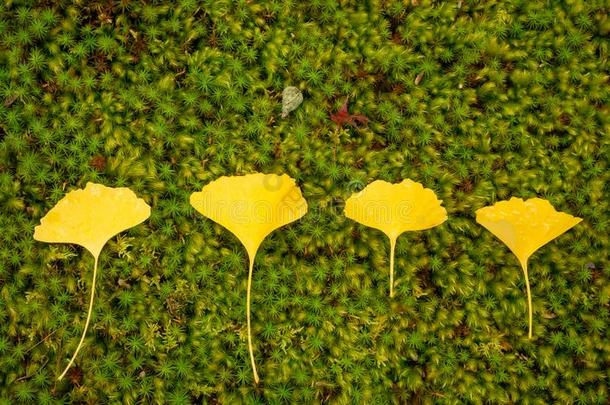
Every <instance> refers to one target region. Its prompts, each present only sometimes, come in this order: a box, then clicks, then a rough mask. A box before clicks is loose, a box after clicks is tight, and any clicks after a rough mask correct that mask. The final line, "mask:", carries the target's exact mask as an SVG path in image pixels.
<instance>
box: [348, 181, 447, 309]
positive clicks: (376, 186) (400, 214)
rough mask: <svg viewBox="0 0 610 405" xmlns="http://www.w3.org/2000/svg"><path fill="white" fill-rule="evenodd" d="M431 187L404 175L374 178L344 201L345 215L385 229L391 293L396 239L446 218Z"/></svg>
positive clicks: (372, 226)
mask: <svg viewBox="0 0 610 405" xmlns="http://www.w3.org/2000/svg"><path fill="white" fill-rule="evenodd" d="M441 203H442V201H441V200H438V199H437V198H436V194H434V191H432V190H430V189H429V188H424V186H423V185H421V184H420V183H417V182H414V181H412V180H410V179H405V180H403V181H402V182H401V183H397V184H392V183H388V182H386V181H383V180H376V181H374V182H372V183H371V184H369V185H368V186H366V187H365V188H364V189H363V190H362V191H360V192H357V193H354V194H353V195H352V196H351V197H349V198H348V199H347V201H346V203H345V216H346V217H348V218H350V219H353V220H354V221H357V222H360V223H361V224H363V225H366V226H369V227H371V228H376V229H379V230H380V231H382V232H383V233H385V234H386V235H387V236H388V238H389V239H390V297H393V296H394V250H395V247H396V239H398V237H399V236H400V235H401V234H402V233H403V232H406V231H419V230H424V229H429V228H433V227H435V226H437V225H440V224H442V223H443V222H445V220H447V211H446V210H445V208H443V207H442V206H441Z"/></svg>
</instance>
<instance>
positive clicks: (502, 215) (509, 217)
mask: <svg viewBox="0 0 610 405" xmlns="http://www.w3.org/2000/svg"><path fill="white" fill-rule="evenodd" d="M476 220H477V222H478V223H479V224H481V225H482V226H484V227H485V228H486V229H487V230H489V231H490V232H491V233H492V234H494V235H495V236H496V237H497V238H498V239H500V240H501V241H502V242H504V244H506V246H508V248H509V249H510V250H511V251H512V252H513V253H514V254H515V256H516V257H517V259H518V260H519V263H520V264H521V268H522V269H523V274H524V276H525V286H526V290H527V302H528V313H529V332H528V337H529V338H531V337H532V296H531V293H530V284H529V277H528V272H527V261H528V259H529V257H530V256H531V255H532V254H533V253H534V252H535V251H537V250H538V249H540V248H541V247H542V246H544V245H545V244H547V243H548V242H550V241H552V240H553V239H555V238H557V237H558V236H560V235H561V234H563V233H564V232H566V231H567V230H569V229H570V228H572V227H573V226H575V225H576V224H578V223H579V222H581V221H582V218H578V217H574V216H572V215H570V214H566V213H565V212H558V211H556V210H555V208H554V207H553V206H552V205H551V203H550V202H548V201H547V200H544V199H542V198H530V199H529V200H526V201H523V199H521V198H517V197H512V198H511V199H510V200H506V201H499V202H497V203H495V204H494V205H492V206H489V207H483V208H479V209H478V210H477V211H476Z"/></svg>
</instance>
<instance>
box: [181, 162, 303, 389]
mask: <svg viewBox="0 0 610 405" xmlns="http://www.w3.org/2000/svg"><path fill="white" fill-rule="evenodd" d="M190 203H191V205H192V206H193V207H194V208H195V209H196V210H197V211H199V212H200V213H201V214H202V215H204V216H206V217H208V218H210V219H211V220H213V221H215V222H217V223H219V224H220V225H222V226H223V227H225V228H226V229H228V230H229V231H231V232H232V233H233V234H234V235H235V236H237V238H238V239H239V240H240V241H241V243H242V244H243V245H244V247H245V248H246V251H247V252H248V256H249V259H250V266H249V270H248V287H247V297H246V317H247V323H248V349H249V351H250V360H251V362H252V372H253V374H254V381H255V383H258V382H259V378H258V373H257V371H256V364H255V363H254V352H253V349H252V333H251V330H250V288H251V285H252V268H253V266H254V258H255V256H256V252H257V251H258V248H259V246H260V245H261V243H262V242H263V240H264V239H265V237H267V235H269V234H270V233H271V232H273V231H274V230H275V229H277V228H279V227H281V226H283V225H286V224H288V223H290V222H293V221H296V220H297V219H299V218H301V217H302V216H303V215H305V213H306V212H307V202H306V201H305V199H304V198H303V196H302V195H301V190H300V189H299V187H298V186H297V185H296V183H295V181H294V179H292V178H291V177H289V176H288V175H286V174H283V175H281V176H278V175H275V174H263V173H254V174H248V175H245V176H232V177H226V176H223V177H221V178H219V179H217V180H215V181H213V182H211V183H209V184H208V185H206V186H204V187H203V189H202V190H201V191H200V192H195V193H193V194H192V195H191V198H190Z"/></svg>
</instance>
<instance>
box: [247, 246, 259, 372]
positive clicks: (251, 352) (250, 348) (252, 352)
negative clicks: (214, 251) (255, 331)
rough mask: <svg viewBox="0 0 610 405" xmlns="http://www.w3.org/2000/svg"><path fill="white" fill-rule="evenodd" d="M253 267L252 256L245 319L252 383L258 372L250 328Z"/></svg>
mask: <svg viewBox="0 0 610 405" xmlns="http://www.w3.org/2000/svg"><path fill="white" fill-rule="evenodd" d="M253 267H254V257H250V268H249V269H248V288H247V292H246V319H247V322H248V350H249V351H250V361H251V362H252V372H253V373H254V383H255V384H258V381H259V380H258V373H257V372H256V364H255V363H254V350H253V349H252V331H251V329H250V289H251V286H252V268H253Z"/></svg>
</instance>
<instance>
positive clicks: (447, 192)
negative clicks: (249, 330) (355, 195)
mask: <svg viewBox="0 0 610 405" xmlns="http://www.w3.org/2000/svg"><path fill="white" fill-rule="evenodd" d="M609 12H610V3H608V1H602V0H586V1H585V0H569V1H565V2H559V1H528V0H508V1H468V0H459V1H457V0H456V1H450V2H432V1H429V0H417V1H416V0H403V1H398V0H395V1H332V0H311V1H293V0H278V1H272V2H259V1H247V0H241V1H234V2H229V1H224V0H221V1H218V0H208V1H204V2H196V1H194V0H183V1H178V2H175V3H174V2H169V1H154V0H149V1H143V2H130V1H127V0H120V1H112V0H108V1H106V0H104V1H75V2H74V3H72V2H67V1H48V0H47V1H45V0H43V1H39V2H27V1H10V0H9V1H6V2H3V5H0V240H1V243H0V404H19V403H25V404H34V403H36V404H52V403H91V404H94V403H95V404H97V403H126V404H130V403H169V404H187V403H204V404H242V403H243V404H281V403H290V404H294V403H303V404H317V403H328V404H407V403H408V404H418V403H424V404H431V403H441V404H445V403H446V404H455V403H522V404H528V403H529V404H535V403H538V404H549V403H558V404H570V403H579V404H607V403H608V398H609V396H610V392H609V385H610V376H609V373H608V369H609V368H610V338H609V336H608V331H609V327H610V325H609V320H610V312H609V309H610V268H609V266H608V254H609V253H608V252H609V251H610V242H609V237H608V233H609V232H608V231H609V223H608V221H609V218H610V209H609V202H610V187H609V180H610V174H609V167H608V166H609V160H610V137H609V136H608V133H609V129H610V119H609V116H610V114H609V110H610V108H609V104H610V103H609V102H610V84H609V79H608V77H609V64H608V53H609V51H610V49H609V48H610V40H609V35H610V18H609V17H608V14H609ZM287 86H296V87H298V88H299V89H300V90H301V91H302V93H303V97H304V101H303V103H302V104H301V105H300V106H299V107H298V108H297V109H296V110H294V111H293V112H291V113H290V114H289V115H288V117H286V118H284V119H282V118H281V111H282V103H281V93H282V90H283V89H284V88H285V87H287ZM346 97H349V104H348V105H349V112H350V113H354V114H360V115H363V116H365V117H367V118H368V123H364V122H357V123H356V125H354V126H351V125H343V126H338V125H337V124H336V123H335V122H333V121H332V120H331V119H330V115H331V114H333V113H335V112H336V111H337V110H338V109H339V108H340V106H341V105H342V103H343V102H344V101H345V98H346ZM361 121H362V120H361ZM255 171H259V172H265V173H278V174H280V173H287V174H288V175H290V176H291V177H293V178H295V179H296V180H297V182H298V184H299V185H300V187H301V189H302V190H303V195H304V197H305V198H306V199H307V201H308V203H309V212H308V214H307V215H306V216H305V217H303V218H302V219H301V220H299V221H297V222H295V223H293V224H290V225H288V226H286V227H284V228H282V229H280V230H278V231H276V232H275V233H273V234H272V235H271V236H270V237H269V238H268V239H267V240H266V241H265V242H264V243H263V245H262V247H261V250H260V251H259V254H258V256H257V260H256V264H255V269H254V281H253V287H252V288H253V289H252V322H253V323H252V327H253V335H254V351H255V355H256V361H257V367H258V371H259V374H260V376H261V383H260V384H258V385H255V384H254V383H253V378H252V370H251V368H250V364H249V357H248V349H247V339H246V322H245V310H246V300H245V293H246V280H247V256H246V253H245V250H244V249H243V247H242V246H241V245H240V243H239V241H238V240H237V239H236V238H235V237H233V236H232V235H231V234H230V233H229V232H227V231H226V230H224V229H223V228H221V227H220V226H218V225H216V224H214V223H213V222H211V221H209V220H207V219H205V218H203V217H202V216H201V215H199V214H198V213H197V212H196V211H195V210H194V209H193V208H192V207H191V206H190V205H189V195H190V194H191V193H192V192H193V191H197V190H200V189H201V187H202V186H203V185H205V184H207V183H208V182H210V181H212V180H214V179H216V178H218V177H219V176H221V175H236V174H245V173H251V172H255ZM404 178H411V179H413V180H415V181H418V182H421V183H422V184H424V185H425V186H426V187H429V188H432V189H433V190H434V191H435V192H436V193H437V195H438V197H439V199H441V200H443V204H444V206H445V207H446V208H447V212H448V215H449V219H448V221H447V222H445V223H443V224H442V225H441V226H438V227H436V228H434V229H431V230H428V231H425V232H413V233H408V234H405V235H403V236H402V237H401V238H399V240H398V245H397V247H396V274H395V277H396V278H395V297H394V298H393V299H390V298H389V297H388V251H389V244H388V242H387V238H386V237H385V235H383V234H382V233H381V232H379V231H376V230H374V229H370V228H365V227H364V226H361V225H359V224H357V223H355V222H353V221H350V220H348V219H346V218H345V217H344V216H343V204H344V201H345V199H346V198H347V197H348V196H349V195H350V194H351V193H352V192H354V191H355V190H360V189H361V188H362V187H364V186H365V185H366V184H368V183H370V182H371V181H373V180H375V179H383V180H387V181H390V182H397V181H400V180H402V179H404ZM89 181H91V182H98V183H103V184H105V185H108V186H114V187H118V186H126V187H130V188H131V189H132V190H134V192H135V193H136V194H137V195H138V196H139V197H142V198H144V199H145V200H146V202H147V203H149V204H150V205H151V206H152V216H151V217H150V219H149V220H147V221H146V222H144V223H143V224H141V225H139V226H137V227H136V228H133V229H131V230H129V231H127V232H124V233H121V234H120V235H119V236H117V237H115V238H113V239H112V240H111V241H110V242H109V244H108V245H107V246H106V247H105V249H104V250H103V252H102V255H101V257H100V273H99V274H98V280H97V289H96V297H97V298H96V302H95V306H94V310H93V319H92V322H91V325H90V326H89V332H88V336H87V338H86V340H85V345H84V346H83V349H82V350H81V351H80V353H79V356H78V358H77V359H76V363H75V366H74V367H73V368H72V369H71V370H70V371H69V372H68V378H66V379H64V380H62V381H57V376H58V375H59V373H61V371H62V370H63V368H64V367H65V365H66V364H67V361H68V359H69V357H70V356H71V354H72V353H73V351H74V349H75V347H76V345H77V343H78V340H79V338H80V335H81V333H82V330H83V327H84V321H85V316H86V310H87V305H88V300H89V293H90V291H91V275H92V271H91V270H92V266H93V259H92V258H91V255H88V254H87V253H86V252H85V251H84V250H83V249H82V248H80V247H78V246H76V245H67V244H65V245H60V244H45V243H41V242H37V241H35V240H34V239H33V237H32V235H33V230H34V226H36V225H37V224H38V223H39V221H40V218H41V217H42V216H43V215H44V214H45V213H46V212H47V211H48V210H49V209H50V208H51V207H52V206H53V205H54V204H55V203H57V201H59V200H60V199H61V198H62V197H63V196H64V195H65V193H66V192H68V191H69V190H73V189H76V188H82V187H84V186H85V184H86V183H87V182H89ZM511 196H517V197H521V198H530V197H535V196H538V197H541V198H546V199H548V200H549V201H550V202H551V203H552V204H553V206H555V208H556V209H557V210H559V211H564V212H568V213H570V214H572V215H576V216H579V217H582V218H583V221H582V223H580V224H579V225H577V226H576V227H574V228H573V229H572V230H570V231H569V232H567V233H566V234H564V235H563V236H561V237H559V238H558V239H556V240H555V241H553V242H551V243H549V244H548V245H546V246H544V247H543V248H541V249H540V250H539V251H538V252H537V253H535V254H534V255H533V256H532V258H531V259H530V266H529V267H530V281H531V284H532V294H533V305H534V336H533V338H532V339H531V340H529V339H528V338H527V301H526V295H525V285H524V279H523V275H522V273H521V269H520V267H519V264H518V261H517V259H516V258H515V256H514V255H513V254H512V253H511V252H510V251H509V250H508V249H507V248H506V246H504V245H503V244H502V243H501V242H500V241H499V240H498V239H497V238H495V237H494V236H493V235H492V234H491V233H490V232H488V231H486V230H485V229H484V228H483V227H481V226H480V225H478V224H477V223H476V222H475V220H474V211H475V210H476V209H478V208H480V207H483V206H486V205H490V204H492V203H494V202H496V201H499V200H503V199H508V198H509V197H511Z"/></svg>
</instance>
